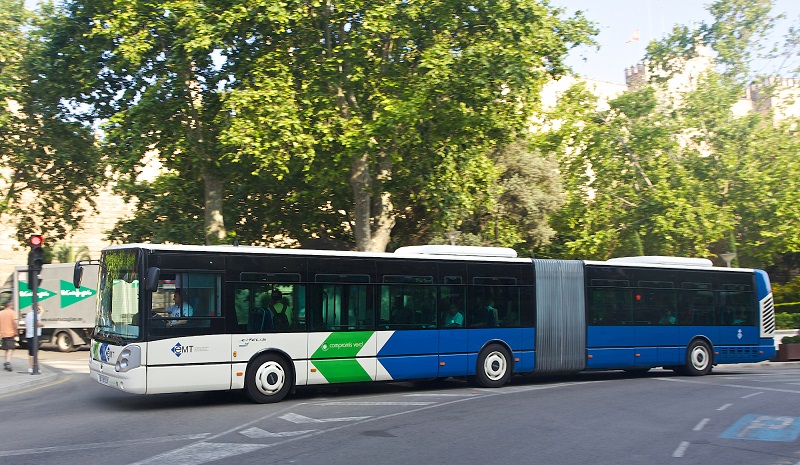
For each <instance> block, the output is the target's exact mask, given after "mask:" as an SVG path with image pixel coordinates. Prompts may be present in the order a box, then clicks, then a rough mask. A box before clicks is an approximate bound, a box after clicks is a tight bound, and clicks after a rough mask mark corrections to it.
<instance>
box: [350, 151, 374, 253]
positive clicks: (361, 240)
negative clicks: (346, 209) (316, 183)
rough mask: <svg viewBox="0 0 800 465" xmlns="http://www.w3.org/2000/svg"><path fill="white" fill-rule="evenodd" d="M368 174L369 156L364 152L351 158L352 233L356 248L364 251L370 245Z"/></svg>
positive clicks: (368, 248)
mask: <svg viewBox="0 0 800 465" xmlns="http://www.w3.org/2000/svg"><path fill="white" fill-rule="evenodd" d="M370 181H371V180H370V175H369V156H368V155H367V154H366V153H364V154H362V155H360V156H358V157H355V158H353V162H352V163H351V164H350V180H349V182H350V188H351V189H352V190H353V204H354V205H353V206H354V208H355V210H354V213H355V214H354V218H353V233H354V235H355V239H356V250H360V251H362V252H366V251H368V250H370V247H371V246H372V237H371V236H372V234H371V230H370V203H371V194H370Z"/></svg>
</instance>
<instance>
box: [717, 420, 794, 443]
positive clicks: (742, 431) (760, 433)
mask: <svg viewBox="0 0 800 465" xmlns="http://www.w3.org/2000/svg"><path fill="white" fill-rule="evenodd" d="M720 437H721V438H727V439H748V440H751V441H780V442H792V441H795V440H797V438H798V437H800V418H798V417H788V416H784V415H756V414H750V415H745V416H743V417H742V418H740V419H739V421H737V422H736V423H734V424H733V426H731V427H730V428H728V429H727V430H725V432H724V433H722V435H721V436H720Z"/></svg>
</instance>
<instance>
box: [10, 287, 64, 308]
mask: <svg viewBox="0 0 800 465" xmlns="http://www.w3.org/2000/svg"><path fill="white" fill-rule="evenodd" d="M54 295H56V293H55V292H53V291H48V290H47V289H44V288H42V287H40V288H39V289H38V291H37V292H36V298H37V300H38V301H39V302H41V301H43V300H46V299H49V298H50V297H53V296H54ZM32 303H33V292H32V291H31V289H30V288H29V287H28V283H26V282H24V281H20V282H19V308H20V310H22V309H23V308H25V307H30V306H31V304H32Z"/></svg>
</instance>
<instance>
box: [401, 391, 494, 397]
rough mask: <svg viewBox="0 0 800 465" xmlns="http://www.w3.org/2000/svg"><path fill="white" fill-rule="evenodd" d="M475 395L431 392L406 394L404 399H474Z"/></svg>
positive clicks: (470, 393) (469, 393) (471, 393)
mask: <svg viewBox="0 0 800 465" xmlns="http://www.w3.org/2000/svg"><path fill="white" fill-rule="evenodd" d="M476 395H478V394H476V393H473V392H465V393H462V394H450V393H447V392H440V393H437V392H431V393H424V394H406V395H405V396H406V397H475V396H476Z"/></svg>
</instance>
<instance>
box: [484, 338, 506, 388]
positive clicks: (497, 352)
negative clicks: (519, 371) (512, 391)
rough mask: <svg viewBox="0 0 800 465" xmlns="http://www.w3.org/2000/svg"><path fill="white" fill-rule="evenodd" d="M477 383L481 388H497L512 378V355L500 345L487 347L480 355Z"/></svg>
mask: <svg viewBox="0 0 800 465" xmlns="http://www.w3.org/2000/svg"><path fill="white" fill-rule="evenodd" d="M477 368H478V369H477V372H476V374H475V381H477V383H478V385H479V386H482V387H489V388H496V387H500V386H502V385H504V384H506V383H507V382H508V380H509V378H511V354H509V353H508V350H506V349H505V348H504V347H503V346H501V345H499V344H491V345H489V346H486V347H485V348H484V349H483V350H482V351H481V352H480V354H478V367H477Z"/></svg>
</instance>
